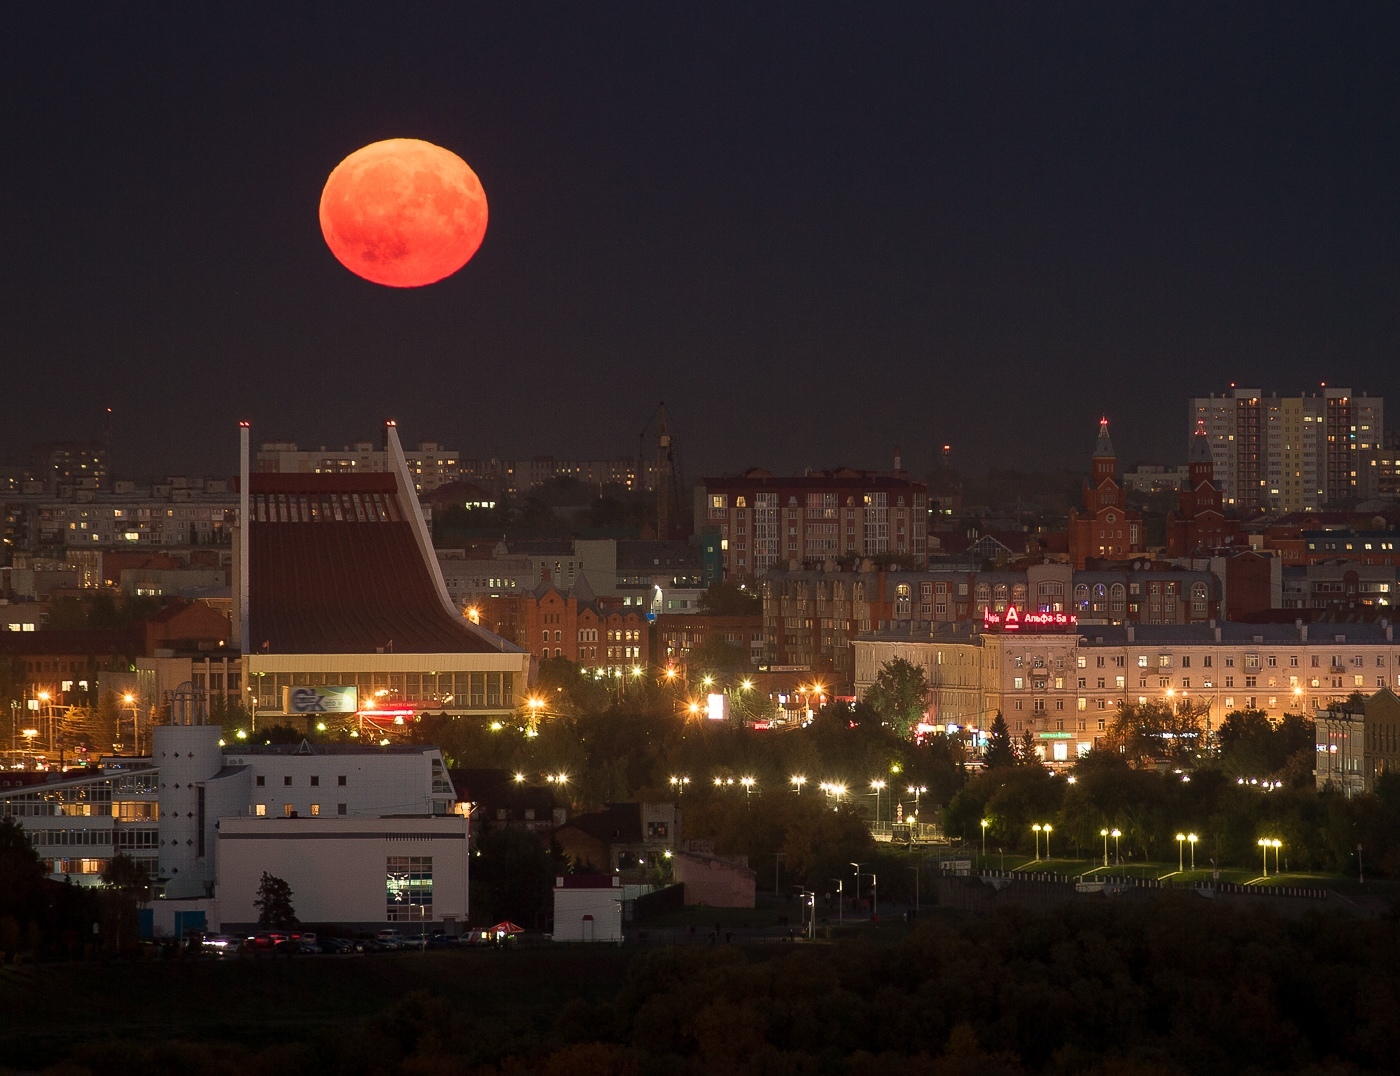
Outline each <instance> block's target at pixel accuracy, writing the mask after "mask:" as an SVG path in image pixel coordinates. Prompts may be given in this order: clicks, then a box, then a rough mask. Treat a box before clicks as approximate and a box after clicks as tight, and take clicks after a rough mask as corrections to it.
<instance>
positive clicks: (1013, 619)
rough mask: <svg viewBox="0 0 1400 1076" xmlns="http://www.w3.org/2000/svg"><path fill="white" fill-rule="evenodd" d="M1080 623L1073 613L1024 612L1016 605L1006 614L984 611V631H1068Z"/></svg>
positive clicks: (989, 609) (1010, 606)
mask: <svg viewBox="0 0 1400 1076" xmlns="http://www.w3.org/2000/svg"><path fill="white" fill-rule="evenodd" d="M1078 623H1079V617H1077V616H1075V614H1073V613H1051V612H1044V613H1033V612H1030V611H1029V610H1027V611H1025V612H1022V611H1021V610H1020V609H1017V608H1016V607H1015V606H1014V605H1008V606H1007V607H1006V612H1004V613H997V612H994V611H993V610H992V609H991V607H988V608H986V609H983V610H982V630H983V631H1067V630H1069V629H1070V628H1072V627H1075V626H1076V625H1077V624H1078Z"/></svg>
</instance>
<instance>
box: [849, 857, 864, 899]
mask: <svg viewBox="0 0 1400 1076" xmlns="http://www.w3.org/2000/svg"><path fill="white" fill-rule="evenodd" d="M851 866H852V867H854V868H855V869H856V895H855V896H854V897H853V898H851V899H852V900H854V901H855V902H856V903H860V868H861V866H862V864H860V863H852V864H851Z"/></svg>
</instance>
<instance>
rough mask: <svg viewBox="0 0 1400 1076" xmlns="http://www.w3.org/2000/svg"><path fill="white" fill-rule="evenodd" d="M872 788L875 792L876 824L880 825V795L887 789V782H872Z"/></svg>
mask: <svg viewBox="0 0 1400 1076" xmlns="http://www.w3.org/2000/svg"><path fill="white" fill-rule="evenodd" d="M870 787H871V788H872V789H874V790H875V824H876V825H877V826H878V825H879V824H880V793H881V792H883V791H884V789H885V782H884V781H881V780H878V779H877V780H874V781H871V782H870Z"/></svg>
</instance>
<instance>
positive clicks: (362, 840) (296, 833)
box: [0, 724, 467, 927]
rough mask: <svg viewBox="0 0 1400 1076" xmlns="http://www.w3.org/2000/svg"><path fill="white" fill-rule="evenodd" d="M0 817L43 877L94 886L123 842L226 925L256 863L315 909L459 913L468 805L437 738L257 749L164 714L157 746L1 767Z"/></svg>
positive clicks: (311, 916) (335, 913) (359, 923)
mask: <svg viewBox="0 0 1400 1076" xmlns="http://www.w3.org/2000/svg"><path fill="white" fill-rule="evenodd" d="M6 815H8V816H10V817H14V818H16V819H17V820H18V821H19V822H20V824H21V825H22V826H23V827H24V830H25V832H26V833H27V834H28V836H29V838H30V841H31V842H32V843H33V845H34V847H35V849H36V851H37V852H38V853H39V855H40V857H41V858H42V859H43V860H44V863H45V866H46V867H47V869H48V873H49V875H50V877H53V878H70V879H72V880H73V881H76V882H79V883H87V884H96V883H97V882H98V881H99V880H100V878H101V875H102V873H103V872H104V871H105V870H106V869H107V867H108V865H109V864H110V862H111V860H112V858H113V857H114V856H116V855H120V854H126V855H129V856H130V857H131V858H132V859H133V860H134V861H136V862H137V863H138V864H139V865H141V866H143V867H144V868H145V869H146V871H147V873H148V874H149V875H150V877H151V878H152V879H153V880H156V881H158V882H159V884H160V887H161V889H162V891H163V893H164V896H165V897H166V898H168V899H171V900H182V899H183V900H190V899H208V898H213V899H214V900H215V901H216V902H217V903H216V904H215V905H212V906H210V910H212V911H213V912H214V913H215V914H216V916H218V917H219V918H221V919H222V921H223V922H224V923H226V924H227V923H232V924H236V925H239V926H248V925H251V924H252V923H253V922H255V921H256V919H257V913H256V912H255V911H253V910H252V901H253V898H254V896H255V894H256V892H257V886H258V881H259V879H260V877H261V873H262V872H263V871H268V872H269V873H271V874H274V875H276V876H277V877H280V878H282V879H284V880H285V881H287V882H288V883H289V884H290V885H291V887H292V890H293V893H294V895H296V896H297V898H298V903H297V911H298V914H299V915H300V916H301V917H302V918H303V919H305V920H308V921H313V922H337V923H341V924H344V925H353V926H356V927H365V926H374V925H378V924H381V923H385V922H394V923H408V922H417V923H419V924H420V925H431V924H433V923H441V922H444V921H457V922H463V921H465V918H466V894H467V885H466V879H467V846H466V838H467V818H466V817H465V815H464V814H463V813H461V812H459V811H458V810H457V799H456V795H455V792H454V791H453V787H452V782H451V780H450V779H449V777H448V774H447V768H446V765H445V764H444V762H443V758H442V753H441V752H440V751H439V750H438V749H437V748H435V747H426V746H418V745H407V744H399V745H387V746H372V745H363V746H361V745H354V746H343V745H316V746H311V745H310V744H307V743H302V744H300V745H285V746H266V745H264V746H256V747H254V746H245V745H242V744H238V743H237V742H236V741H235V743H233V744H229V743H226V742H225V740H224V730H223V729H222V728H221V727H220V726H218V725H200V724H193V725H162V726H158V727H156V728H155V729H154V743H153V749H152V751H151V754H150V756H149V757H144V758H124V759H121V760H120V762H119V763H117V764H115V765H111V766H108V767H105V768H103V769H101V770H97V771H94V772H91V773H81V772H75V771H72V770H70V771H68V772H67V773H65V774H43V773H28V774H18V773H16V774H7V775H5V776H4V777H0V816H6ZM226 841H232V842H234V843H233V844H231V845H228V844H225V842H226ZM400 861H401V862H400ZM406 875H411V877H410V878H408V880H407V881H405V878H404V876H406ZM435 892H436V897H435V896H434V894H435ZM222 905H226V906H222Z"/></svg>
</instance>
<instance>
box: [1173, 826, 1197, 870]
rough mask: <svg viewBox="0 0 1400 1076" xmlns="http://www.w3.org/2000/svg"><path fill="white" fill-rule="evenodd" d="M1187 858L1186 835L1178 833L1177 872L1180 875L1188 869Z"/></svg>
mask: <svg viewBox="0 0 1400 1076" xmlns="http://www.w3.org/2000/svg"><path fill="white" fill-rule="evenodd" d="M1192 851H1195V849H1194V848H1193V849H1192ZM1185 856H1186V834H1184V833H1178V834H1177V835H1176V871H1177V873H1178V874H1180V873H1181V872H1182V871H1184V870H1185V869H1186V862H1185Z"/></svg>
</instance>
